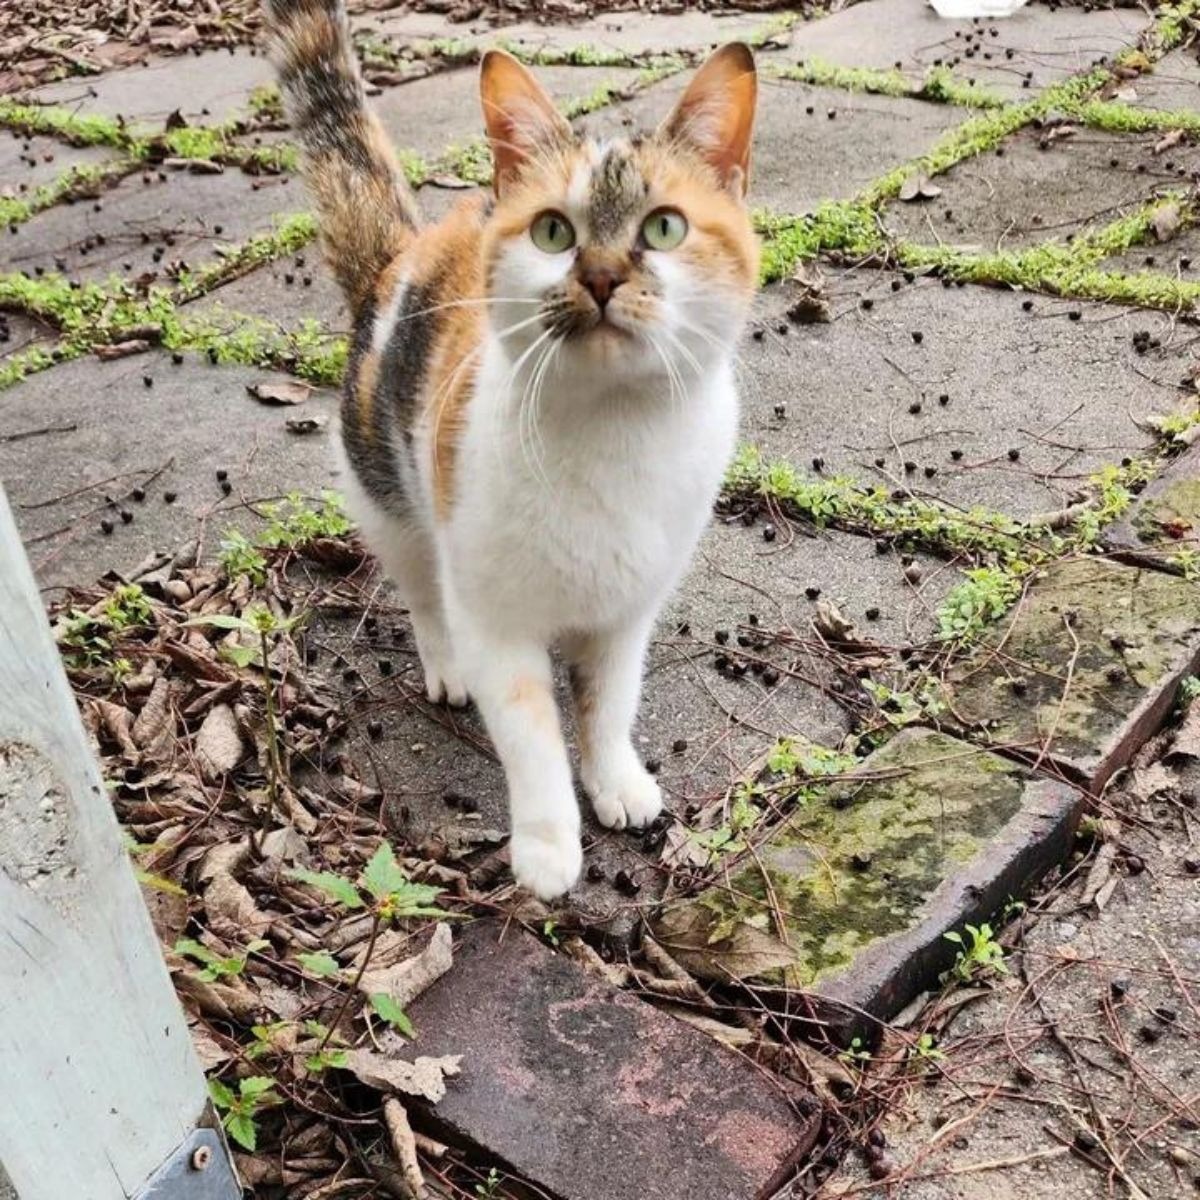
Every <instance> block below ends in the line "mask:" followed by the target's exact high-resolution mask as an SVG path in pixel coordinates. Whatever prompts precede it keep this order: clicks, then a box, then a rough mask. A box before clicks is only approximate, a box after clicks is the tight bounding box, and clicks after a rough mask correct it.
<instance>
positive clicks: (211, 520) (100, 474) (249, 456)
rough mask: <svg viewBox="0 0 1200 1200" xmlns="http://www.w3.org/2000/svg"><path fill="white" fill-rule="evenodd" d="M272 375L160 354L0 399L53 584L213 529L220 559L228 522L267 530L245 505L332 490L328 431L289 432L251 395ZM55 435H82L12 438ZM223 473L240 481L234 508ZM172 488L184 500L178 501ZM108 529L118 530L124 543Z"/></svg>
mask: <svg viewBox="0 0 1200 1200" xmlns="http://www.w3.org/2000/svg"><path fill="white" fill-rule="evenodd" d="M144 378H150V379H151V380H153V386H151V387H146V386H145V384H144V382H143V379H144ZM270 378H272V376H271V375H270V373H269V372H265V371H258V370H251V369H246V368H239V367H212V366H209V365H208V364H207V363H206V362H205V363H203V364H202V363H201V362H200V361H197V360H196V359H194V358H189V359H188V360H187V361H185V362H184V363H183V364H182V365H179V366H176V365H174V364H173V363H172V361H171V358H170V356H169V355H166V354H161V353H154V354H144V355H136V356H134V357H131V358H124V359H118V360H116V361H114V362H108V363H102V362H99V361H98V360H96V359H94V358H83V359H77V360H75V361H74V362H70V363H64V364H62V365H61V366H57V367H53V368H51V369H50V370H48V371H42V372H40V373H39V374H36V375H31V376H29V377H28V378H26V379H24V380H22V381H21V382H20V383H18V384H16V385H14V386H13V387H12V388H9V389H7V390H6V391H4V392H3V393H0V482H3V484H4V487H5V489H6V491H7V492H8V497H9V500H10V502H11V503H12V506H13V511H14V514H15V516H16V519H17V526H18V528H19V529H20V531H21V534H22V536H23V537H24V539H25V542H26V546H27V548H28V551H29V556H30V560H31V562H32V563H33V566H34V569H35V571H36V573H37V576H38V579H39V582H41V583H42V584H43V585H44V586H53V585H59V584H82V583H88V582H91V581H92V580H94V579H96V578H97V577H98V576H99V575H100V574H102V573H103V572H104V571H105V570H108V569H110V568H111V569H115V570H118V571H122V570H124V571H127V570H130V569H132V568H133V567H134V566H135V565H137V564H138V563H139V562H140V561H141V560H142V559H144V558H145V557H146V555H147V554H149V553H150V552H151V551H153V550H159V549H161V550H173V549H177V548H178V547H179V546H180V545H181V544H182V543H183V542H184V541H186V540H187V539H188V538H191V537H196V536H197V535H198V534H200V533H201V532H203V533H204V535H205V538H206V551H207V552H210V553H211V552H214V551H215V549H216V544H217V541H218V540H219V538H220V535H221V533H222V532H223V531H224V529H225V528H226V527H227V526H230V525H240V526H242V527H246V526H247V525H253V524H256V523H257V519H256V518H255V517H254V516H253V514H252V513H251V512H250V511H249V510H247V509H245V508H244V507H242V506H243V503H244V502H245V501H256V500H263V499H272V498H277V497H278V496H280V495H281V494H284V493H286V492H289V491H293V490H296V491H301V492H303V493H305V494H306V495H315V494H317V493H319V492H320V490H321V489H322V488H323V487H329V486H332V483H333V480H332V473H331V470H330V463H331V457H332V456H331V454H330V449H329V444H328V435H327V434H315V435H310V436H308V437H297V436H295V435H294V434H291V433H288V432H287V431H286V429H285V428H284V420H285V419H286V417H287V416H294V415H295V414H296V411H297V410H296V409H278V408H269V407H267V406H265V405H262V404H260V403H258V402H257V401H255V400H253V399H251V398H250V396H249V395H248V394H247V392H246V385H247V384H250V383H255V382H259V381H262V380H264V379H270ZM333 405H334V401H333V396H332V393H322V392H315V393H313V395H312V396H311V397H310V398H309V399H308V400H307V401H306V402H305V404H304V405H303V410H304V412H305V414H306V415H309V414H313V415H315V414H318V413H322V414H325V415H329V413H330V411H331V410H332V408H333ZM50 426H55V427H59V426H70V427H73V428H69V429H67V430H66V431H64V432H59V433H52V434H51V433H48V434H45V435H42V436H40V437H37V438H29V439H25V440H22V441H16V442H5V441H3V440H2V437H3V435H6V434H11V433H16V432H20V431H25V430H32V429H41V428H46V427H50ZM168 463H170V464H171V465H170V466H167V464H168ZM164 466H167V469H166V470H164V471H163V473H162V474H161V475H159V476H158V477H157V478H156V479H155V480H154V481H153V483H150V484H147V485H146V493H147V494H146V498H145V500H144V501H142V502H140V503H139V502H138V501H136V500H134V499H132V497H131V491H132V489H133V488H134V487H135V486H137V485H139V484H141V483H142V482H143V481H144V479H145V477H146V476H148V475H150V474H151V473H152V472H154V471H156V470H158V469H159V468H160V467H164ZM218 469H223V470H226V471H228V473H229V483H230V485H231V494H230V495H229V497H228V498H226V497H225V496H224V495H223V494H222V491H221V489H220V486H219V484H218V481H217V479H216V474H215V472H216V471H217V470H218ZM114 477H119V478H114ZM106 481H109V482H106ZM84 489H86V490H84ZM77 490H78V491H79V494H78V495H75V496H72V497H70V498H69V499H63V500H62V501H58V502H55V499H54V498H55V497H58V496H63V495H64V494H65V493H69V492H74V491H77ZM167 492H171V493H173V494H174V495H175V497H176V499H175V501H174V503H171V504H168V503H166V501H165V499H164V497H165V495H166V493H167ZM106 496H112V497H113V499H114V502H115V503H114V504H113V505H112V506H111V507H109V506H108V505H106V504H105V502H104V500H105V497H106ZM122 510H124V511H125V512H128V513H130V514H131V516H132V518H133V519H132V521H131V522H130V523H128V524H126V523H124V522H123V520H122V518H121V515H120V513H121V511H122ZM102 520H103V521H108V522H111V525H112V532H111V534H106V533H105V532H104V531H103V529H102V528H101V524H100V523H101V521H102Z"/></svg>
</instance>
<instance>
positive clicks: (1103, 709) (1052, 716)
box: [947, 558, 1200, 776]
mask: <svg viewBox="0 0 1200 1200" xmlns="http://www.w3.org/2000/svg"><path fill="white" fill-rule="evenodd" d="M1197 635H1200V588H1197V587H1196V586H1195V584H1194V583H1189V582H1187V581H1186V580H1182V579H1179V578H1177V577H1175V576H1172V575H1167V574H1163V573H1161V572H1157V571H1152V570H1139V569H1137V568H1135V567H1129V566H1122V565H1119V564H1116V563H1112V562H1109V561H1107V560H1105V559H1099V558H1076V559H1067V560H1064V561H1060V562H1057V563H1054V564H1052V565H1050V566H1049V567H1047V568H1046V569H1045V570H1044V571H1043V572H1039V574H1038V576H1037V577H1035V579H1034V581H1033V584H1032V586H1031V587H1030V589H1029V591H1028V593H1027V594H1026V596H1025V598H1024V600H1023V602H1022V603H1021V605H1020V606H1019V607H1018V609H1017V610H1016V615H1015V616H1014V617H1013V619H1012V620H1011V621H1007V622H1003V623H1002V624H1001V626H1000V627H998V628H997V629H996V630H995V631H994V632H993V633H992V634H991V635H990V636H989V637H988V638H987V639H986V640H985V641H984V643H983V645H982V646H980V648H979V649H978V651H977V652H976V653H975V654H974V655H973V656H972V657H971V658H969V659H967V660H965V661H964V662H962V663H961V664H959V665H958V666H956V667H955V668H954V670H953V671H952V673H951V675H950V678H949V682H948V686H947V700H948V704H949V711H950V712H952V713H953V714H954V717H955V719H956V720H960V721H963V722H965V723H967V724H969V725H972V726H976V727H978V729H980V730H981V731H982V732H983V733H984V735H985V736H986V737H988V738H989V739H991V740H992V741H993V742H994V743H996V744H999V745H1004V746H1007V747H1009V748H1011V749H1014V750H1017V751H1020V752H1022V753H1025V754H1027V755H1029V756H1031V757H1038V756H1041V755H1042V754H1043V752H1046V753H1048V754H1051V755H1053V756H1054V757H1055V758H1057V759H1059V760H1060V761H1062V762H1064V763H1065V764H1067V765H1068V766H1070V767H1071V768H1073V769H1074V770H1075V772H1076V774H1078V775H1082V776H1088V775H1090V774H1091V773H1092V772H1093V771H1094V770H1095V769H1096V768H1097V765H1098V764H1100V763H1101V761H1102V760H1103V759H1104V758H1105V756H1106V755H1107V754H1108V753H1109V751H1110V749H1111V747H1112V746H1113V744H1114V742H1115V741H1117V740H1118V739H1119V738H1120V736H1121V733H1122V729H1123V728H1124V726H1125V725H1126V723H1127V722H1128V721H1129V720H1130V719H1131V716H1132V715H1133V714H1135V713H1136V711H1137V710H1138V709H1139V707H1140V706H1142V705H1143V704H1145V703H1147V702H1148V701H1149V700H1151V699H1152V698H1153V697H1154V695H1155V694H1156V692H1157V691H1158V690H1159V689H1161V688H1163V687H1164V685H1166V684H1167V683H1168V682H1169V680H1170V678H1171V677H1172V675H1173V673H1175V672H1177V671H1179V670H1181V668H1182V667H1183V666H1185V665H1186V664H1187V663H1188V662H1189V661H1190V659H1191V657H1192V655H1193V653H1194V651H1193V649H1192V648H1193V647H1194V646H1195V645H1196V638H1197Z"/></svg>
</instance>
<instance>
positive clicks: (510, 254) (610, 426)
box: [346, 186, 745, 899]
mask: <svg viewBox="0 0 1200 1200" xmlns="http://www.w3.org/2000/svg"><path fill="white" fill-rule="evenodd" d="M584 193H585V188H584V187H583V186H580V187H579V188H576V187H574V186H573V187H572V188H571V189H570V190H569V193H568V196H567V198H566V205H565V206H564V208H565V211H566V215H567V216H568V217H570V218H572V219H573V220H579V221H580V222H582V220H583V214H582V212H576V211H573V209H574V208H575V207H578V206H580V205H581V204H582V198H583V195H584ZM651 207H652V206H649V205H648V208H647V211H650V208H651ZM647 255H648V256H653V265H654V267H655V270H656V272H657V273H658V275H659V278H660V280H661V281H662V285H663V293H662V300H661V304H660V305H659V308H658V319H657V320H656V321H654V322H653V323H652V325H651V327H650V328H649V329H648V330H646V331H645V333H646V337H645V338H642V339H634V338H623V337H618V336H617V335H613V334H611V333H608V334H602V335H600V337H601V338H602V339H608V344H607V346H606V347H604V349H606V350H607V353H602V352H601V349H600V347H599V344H598V343H597V342H596V341H595V340H593V335H588V336H587V337H585V338H584V339H582V340H581V342H580V343H579V344H575V343H573V342H572V341H570V340H568V341H566V342H564V343H563V344H562V345H561V346H560V347H559V349H558V351H557V352H556V353H555V356H554V358H553V360H551V366H550V368H549V369H548V370H547V372H546V373H545V375H544V377H543V378H542V380H541V384H540V390H539V391H538V392H537V406H536V412H531V411H530V409H529V407H528V405H530V404H531V403H532V396H533V395H534V388H535V387H536V386H537V379H536V376H535V368H536V364H537V363H538V361H539V351H538V350H534V351H532V352H531V353H529V354H528V355H527V356H526V357H525V358H524V360H522V356H523V355H525V353H526V351H529V350H530V347H531V346H533V343H534V341H535V339H536V338H537V337H538V336H539V335H540V333H541V332H542V330H541V327H540V325H538V324H537V323H536V322H532V323H528V322H527V319H528V318H529V317H530V315H531V314H532V313H535V312H536V311H537V309H536V306H535V304H534V303H533V302H534V301H539V300H540V299H541V297H542V296H543V294H544V293H545V291H546V290H547V289H548V288H550V287H552V286H553V285H555V284H557V283H558V282H559V281H560V279H561V278H562V277H563V276H564V275H565V274H566V272H567V271H568V270H569V269H570V255H563V254H559V255H553V254H547V253H545V252H543V251H541V250H539V249H538V248H537V247H536V246H535V245H534V244H533V242H532V240H530V239H529V238H524V239H514V240H513V241H512V242H510V243H509V244H508V245H507V246H506V247H505V249H504V251H503V254H502V257H501V259H500V261H499V262H498V264H497V268H496V272H495V276H494V295H495V296H496V297H503V298H504V299H501V300H498V301H496V302H495V303H494V304H492V305H491V306H490V307H489V318H490V319H489V328H490V332H489V334H488V337H487V340H486V342H485V344H484V346H483V348H482V358H481V362H480V369H479V372H478V376H477V382H476V386H475V388H474V391H473V394H472V397H471V399H470V402H469V407H468V415H467V422H466V429H465V433H464V436H463V439H462V442H461V444H460V448H459V451H458V459H457V463H456V467H455V498H454V501H453V504H452V506H451V508H450V511H449V514H448V516H446V517H445V518H442V519H435V516H434V480H433V478H432V472H433V466H432V463H433V455H432V453H431V452H430V448H429V445H428V439H429V438H430V437H431V436H432V430H431V429H424V430H422V431H421V432H420V435H419V440H420V439H424V440H425V444H424V445H423V446H421V447H420V452H419V453H418V455H417V459H418V462H419V463H420V464H422V466H421V467H420V468H419V471H418V476H419V477H418V478H417V479H416V480H407V481H406V485H407V487H406V490H407V494H408V496H409V497H410V499H414V500H415V501H416V502H417V506H418V508H419V513H420V518H419V521H417V522H401V521H398V520H397V519H396V518H394V517H390V516H389V515H388V514H386V513H385V512H383V511H382V510H381V509H379V508H378V506H377V505H375V504H374V503H373V502H372V501H371V500H370V498H369V497H368V496H367V495H366V494H365V492H363V490H362V489H361V488H359V487H357V485H356V484H355V483H354V480H353V474H352V473H351V472H349V471H347V473H346V476H347V484H348V488H347V491H348V493H349V499H350V504H351V508H352V511H353V512H354V513H355V515H356V516H357V517H358V519H359V521H360V523H361V525H362V527H363V530H364V532H365V534H366V536H367V538H368V540H369V542H370V544H371V545H372V546H373V547H374V548H375V549H376V550H377V552H378V553H379V555H380V557H381V559H382V561H383V564H384V567H385V570H386V571H387V573H388V574H389V575H390V576H391V577H392V578H393V579H394V580H395V581H396V583H397V585H398V586H399V588H400V590H401V594H402V597H403V599H404V602H405V603H406V604H407V605H408V606H409V608H410V611H411V613H412V619H413V624H414V629H415V636H416V639H417V642H418V648H419V650H420V655H421V661H422V665H423V668H424V672H425V684H426V689H427V691H428V694H429V698H430V699H431V700H435V701H436V700H439V699H442V698H446V699H448V700H449V701H450V702H451V703H462V702H463V701H464V700H465V697H466V695H467V694H468V693H469V695H470V696H471V697H472V698H473V699H474V700H475V702H476V704H477V705H478V706H479V709H480V711H481V713H482V715H483V718H484V721H485V723H486V725H487V729H488V732H489V733H490V735H491V737H492V740H493V742H494V743H495V746H496V749H497V752H498V753H499V756H500V759H501V762H502V763H503V766H504V771H505V776H506V778H507V783H508V790H509V801H510V807H511V813H512V843H511V853H512V866H513V872H514V874H515V876H516V878H517V880H518V882H520V883H521V884H523V885H524V886H525V887H527V888H529V889H530V890H531V891H532V892H534V893H535V894H536V895H538V896H539V897H542V898H543V899H549V898H552V897H555V896H558V895H560V894H562V893H563V892H565V891H566V890H568V889H569V888H570V887H571V886H572V884H574V883H575V882H576V880H577V879H578V877H579V873H580V868H581V864H582V852H581V848H580V820H579V811H578V806H577V804H576V800H575V793H574V787H573V783H572V773H571V766H570V762H569V759H568V753H567V748H566V744H565V742H564V738H563V733H562V729H561V724H560V721H559V715H558V710H557V707H556V705H555V704H554V701H553V689H552V682H551V661H550V653H551V649H552V648H553V647H555V646H557V647H558V648H560V649H561V651H562V652H563V654H564V656H565V657H566V658H567V660H568V661H569V662H575V663H583V664H584V665H585V666H586V667H587V668H588V669H589V671H590V673H591V674H593V675H595V676H596V677H597V678H598V680H599V684H598V695H597V699H596V704H595V711H594V713H593V714H592V719H591V722H590V730H589V736H588V737H586V738H584V739H583V742H584V755H583V760H582V762H581V777H582V782H583V785H584V788H585V790H586V791H587V793H588V795H589V796H590V798H591V802H592V805H593V808H594V810H595V813H596V816H597V818H598V820H599V821H600V823H601V824H602V825H606V826H608V827H610V828H617V829H620V828H624V827H626V826H640V825H644V824H646V823H647V822H649V821H651V820H653V819H654V817H655V816H657V814H658V813H659V811H660V810H661V807H662V796H661V793H660V791H659V787H658V784H657V783H656V782H655V780H654V778H653V777H652V776H651V775H650V774H649V772H648V771H647V770H646V769H645V767H644V766H643V764H642V762H641V759H640V757H639V755H638V754H637V752H636V750H635V748H634V745H633V740H632V731H633V725H634V720H635V716H636V713H637V708H638V701H639V695H640V691H641V681H642V673H643V666H644V662H645V656H646V650H647V646H648V642H649V639H650V635H651V631H652V629H653V626H654V622H655V618H656V617H657V615H658V613H659V611H660V610H661V608H662V606H663V603H664V602H665V600H666V599H667V597H668V596H669V595H670V593H671V592H672V590H673V589H674V588H675V586H676V584H677V583H678V582H679V579H680V577H681V576H682V574H683V572H684V570H685V569H686V567H687V565H688V563H689V561H690V559H691V557H692V554H693V552H694V550H695V547H696V543H697V541H698V539H699V537H700V534H701V531H702V530H703V528H704V525H705V523H706V522H707V520H708V518H709V514H710V512H711V508H712V503H713V500H714V498H715V496H716V494H717V491H718V489H719V487H720V482H721V479H722V475H723V472H724V469H725V467H726V464H727V463H728V461H729V458H730V455H731V453H732V450H733V447H734V441H735V436H736V429H737V396H736V391H735V387H734V372H733V358H734V349H735V344H736V340H737V338H738V336H739V334H740V332H741V328H742V323H743V320H744V317H745V313H744V312H739V311H736V310H737V308H738V305H739V301H737V300H736V299H734V298H732V297H731V294H730V291H729V289H727V288H723V287H720V286H719V285H718V283H717V282H716V281H711V280H707V279H706V278H705V277H704V275H703V274H702V273H701V272H700V271H698V270H694V269H691V270H690V269H689V268H688V267H687V266H686V265H685V264H683V263H681V262H679V261H678V260H677V259H674V258H672V255H671V254H670V252H666V253H662V254H656V253H655V252H654V251H647ZM396 311H397V306H396V305H393V306H390V309H389V311H386V312H384V313H383V314H381V315H380V317H379V319H378V320H379V322H380V324H379V325H378V326H377V330H376V334H377V342H378V344H381V345H382V344H386V340H387V336H388V334H389V333H390V326H391V323H392V322H393V321H394V320H395V314H396ZM521 322H527V323H526V324H525V325H524V326H523V327H520V323H521ZM509 330H513V332H508V331H509ZM650 338H653V339H655V340H656V341H657V343H658V346H659V349H657V350H656V349H654V348H653V346H652V345H651V342H650V340H649V339H650ZM664 353H665V354H667V355H668V356H669V357H670V359H671V362H672V374H673V376H674V384H673V383H672V374H668V371H667V369H666V367H665V366H664V363H663V359H662V354H664ZM523 406H525V407H524V409H523Z"/></svg>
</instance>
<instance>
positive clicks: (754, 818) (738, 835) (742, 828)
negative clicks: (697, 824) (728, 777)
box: [688, 783, 763, 865]
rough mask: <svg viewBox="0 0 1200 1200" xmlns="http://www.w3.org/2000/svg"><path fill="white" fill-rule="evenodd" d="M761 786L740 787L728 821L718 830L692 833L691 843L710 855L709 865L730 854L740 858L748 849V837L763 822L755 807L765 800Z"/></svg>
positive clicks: (700, 830) (693, 831) (690, 834)
mask: <svg viewBox="0 0 1200 1200" xmlns="http://www.w3.org/2000/svg"><path fill="white" fill-rule="evenodd" d="M762 792H763V789H762V787H761V786H760V785H758V784H751V783H739V784H738V785H737V786H736V787H735V788H734V789H733V795H732V797H731V798H730V802H729V819H728V820H727V821H726V822H725V823H724V824H723V825H718V826H717V827H716V828H715V829H697V830H692V831H691V832H690V833H689V835H688V836H689V838H690V840H691V841H692V842H693V843H694V844H695V845H696V846H699V847H700V849H701V850H705V851H707V852H708V862H709V865H711V864H713V863H715V862H717V861H718V860H719V859H721V858H724V857H725V856H726V855H728V854H739V853H741V851H743V850H745V848H746V834H748V833H749V832H750V831H751V830H752V829H753V828H754V827H755V826H756V825H757V824H758V823H759V821H761V820H762V817H763V810H762V808H761V807H760V806H759V805H758V804H757V803H755V801H756V800H757V799H758V798H760V797H761V796H762Z"/></svg>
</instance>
